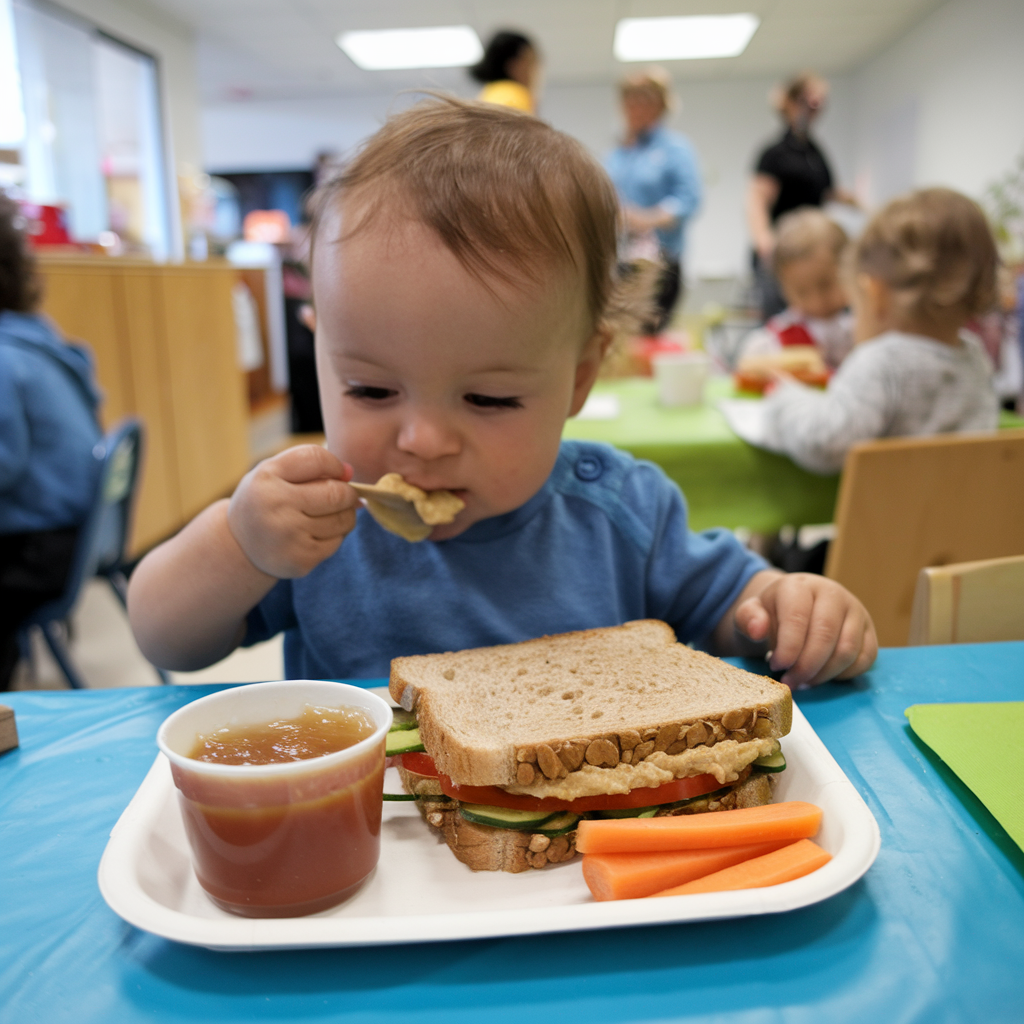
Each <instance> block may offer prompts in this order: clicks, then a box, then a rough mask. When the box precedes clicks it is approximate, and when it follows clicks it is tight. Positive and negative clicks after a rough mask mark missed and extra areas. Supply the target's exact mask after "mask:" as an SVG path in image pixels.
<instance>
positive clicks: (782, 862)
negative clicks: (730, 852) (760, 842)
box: [651, 839, 832, 899]
mask: <svg viewBox="0 0 1024 1024" xmlns="http://www.w3.org/2000/svg"><path fill="white" fill-rule="evenodd" d="M831 859H832V854H830V853H826V852H825V851H824V850H823V849H822V848H821V847H820V846H818V844H817V843H812V842H811V841H810V839H801V840H799V842H796V843H790V844H789V845H788V846H783V847H782V848H781V849H779V850H775V851H774V853H766V854H764V856H762V857H754V858H753V860H745V861H743V863H742V864H734V865H733V866H732V867H730V868H724V869H723V870H722V871H715V872H714V873H713V874H710V875H705V876H704V877H703V878H695V879H694V880H693V881H692V882H687V883H686V884H685V885H677V886H675V887H673V888H671V889H663V890H662V891H661V892H656V893H655V894H654V896H653V897H651V898H652V899H653V898H655V897H658V896H688V895H692V894H693V893H698V892H724V891H725V890H727V889H761V888H763V887H764V886H766V885H778V884H779V883H780V882H790V881H792V880H793V879H794V878H803V876H804V875H809V874H810V873H811V872H812V871H817V870H818V868H820V867H821V866H822V865H824V864H827V863H828V862H829V861H830V860H831Z"/></svg>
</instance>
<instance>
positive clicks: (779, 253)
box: [772, 206, 849, 275]
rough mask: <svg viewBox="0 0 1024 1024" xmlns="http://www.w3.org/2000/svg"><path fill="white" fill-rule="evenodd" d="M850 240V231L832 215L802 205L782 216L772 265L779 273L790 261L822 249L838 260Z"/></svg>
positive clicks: (777, 229)
mask: <svg viewBox="0 0 1024 1024" xmlns="http://www.w3.org/2000/svg"><path fill="white" fill-rule="evenodd" d="M848 242H849V239H848V238H847V236H846V232H845V231H844V230H843V229H842V228H841V227H840V226H839V225H838V224H837V223H836V222H835V221H834V220H832V218H831V217H828V216H826V215H825V214H824V213H822V212H821V210H819V209H817V208H815V207H813V206H802V207H801V208H800V209H798V210H793V211H792V213H787V214H786V215H785V216H784V217H780V218H779V223H778V225H777V227H776V231H775V249H774V251H773V253H772V267H773V269H774V270H775V273H776V275H778V274H779V273H781V272H782V271H783V270H784V269H785V267H787V266H788V265H789V264H790V263H796V262H797V260H803V259H807V257H808V256H812V255H814V254H815V253H816V252H818V251H819V250H824V251H825V252H827V253H828V254H829V255H830V256H831V257H832V258H833V259H834V260H836V262H838V261H839V260H840V259H841V258H842V255H843V250H844V249H845V248H846V246H847V243H848Z"/></svg>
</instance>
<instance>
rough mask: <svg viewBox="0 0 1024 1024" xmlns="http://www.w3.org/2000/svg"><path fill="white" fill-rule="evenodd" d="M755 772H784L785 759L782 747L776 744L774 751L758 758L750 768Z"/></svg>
mask: <svg viewBox="0 0 1024 1024" xmlns="http://www.w3.org/2000/svg"><path fill="white" fill-rule="evenodd" d="M750 767H751V768H752V769H753V770H754V771H755V772H781V771H785V770H786V758H785V755H784V754H783V753H782V747H781V746H780V745H779V744H778V743H776V744H775V749H774V750H773V751H772V752H771V753H770V754H766V755H765V756H764V757H759V758H758V759H757V760H756V761H755V762H754V763H753V764H752V765H751V766H750Z"/></svg>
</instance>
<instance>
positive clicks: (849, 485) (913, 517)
mask: <svg viewBox="0 0 1024 1024" xmlns="http://www.w3.org/2000/svg"><path fill="white" fill-rule="evenodd" d="M1009 555H1024V430H1001V431H999V432H998V433H992V434H942V435H939V436H938V437H924V438H920V437H901V438H887V439H885V440H881V441H865V442H863V443H862V444H858V445H855V446H854V448H853V449H852V450H851V452H850V454H849V455H848V456H847V459H846V465H845V467H844V469H843V477H842V481H841V482H840V485H839V499H838V502H837V504H836V539H835V540H834V541H833V542H832V544H831V546H830V548H829V552H828V560H827V562H826V565H825V575H826V576H829V577H830V578H832V579H834V580H838V581H839V582H840V583H842V584H843V586H845V587H847V588H848V589H849V590H851V591H853V593H854V594H856V595H857V597H859V598H860V599H861V601H863V602H864V604H865V605H866V607H867V609H868V611H869V612H870V613H871V615H872V618H873V619H874V620H875V627H876V629H877V630H878V639H879V642H880V643H881V644H882V646H883V647H902V646H904V645H905V644H906V643H907V640H908V637H909V635H910V619H911V608H912V606H913V602H914V590H915V587H916V585H917V578H918V573H920V571H921V570H922V569H924V568H926V567H927V566H937V565H949V564H951V563H954V562H969V561H977V560H981V559H989V558H1002V557H1006V556H1009Z"/></svg>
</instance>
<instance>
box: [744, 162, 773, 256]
mask: <svg viewBox="0 0 1024 1024" xmlns="http://www.w3.org/2000/svg"><path fill="white" fill-rule="evenodd" d="M779 188H780V186H779V182H778V179H777V178H773V177H772V176H771V175H769V174H761V173H757V174H755V175H754V176H753V177H752V178H751V179H750V184H749V185H748V186H747V230H748V231H749V232H750V240H751V242H753V245H754V249H755V250H756V251H757V254H758V256H760V257H761V259H762V260H768V259H769V258H770V257H771V254H772V251H773V250H774V249H775V232H774V231H773V230H772V214H771V210H772V206H774V205H775V200H776V199H778V198H779Z"/></svg>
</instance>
